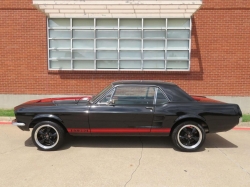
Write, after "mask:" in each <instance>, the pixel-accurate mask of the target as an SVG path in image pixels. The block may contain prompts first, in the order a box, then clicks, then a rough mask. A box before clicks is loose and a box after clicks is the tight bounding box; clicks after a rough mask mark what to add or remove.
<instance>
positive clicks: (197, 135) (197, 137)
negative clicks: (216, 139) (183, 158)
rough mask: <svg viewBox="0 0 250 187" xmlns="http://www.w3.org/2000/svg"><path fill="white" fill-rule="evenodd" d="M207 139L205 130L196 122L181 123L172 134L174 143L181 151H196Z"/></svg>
mask: <svg viewBox="0 0 250 187" xmlns="http://www.w3.org/2000/svg"><path fill="white" fill-rule="evenodd" d="M205 139H206V132H205V130H204V128H203V127H202V126H201V125H200V124H198V123H196V122H194V121H186V122H183V123H180V124H179V125H178V126H177V127H176V128H175V129H174V130H173V132H172V141H173V143H174V145H175V146H176V147H177V148H178V149H180V150H181V151H186V152H192V151H196V150H197V149H199V148H200V147H201V146H202V145H203V143H204V142H205Z"/></svg>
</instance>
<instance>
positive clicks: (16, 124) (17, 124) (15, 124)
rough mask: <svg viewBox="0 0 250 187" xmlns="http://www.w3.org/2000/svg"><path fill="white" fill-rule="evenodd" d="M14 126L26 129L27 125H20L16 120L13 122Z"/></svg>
mask: <svg viewBox="0 0 250 187" xmlns="http://www.w3.org/2000/svg"><path fill="white" fill-rule="evenodd" d="M12 125H14V126H18V127H24V126H25V123H19V122H17V121H16V119H14V120H12Z"/></svg>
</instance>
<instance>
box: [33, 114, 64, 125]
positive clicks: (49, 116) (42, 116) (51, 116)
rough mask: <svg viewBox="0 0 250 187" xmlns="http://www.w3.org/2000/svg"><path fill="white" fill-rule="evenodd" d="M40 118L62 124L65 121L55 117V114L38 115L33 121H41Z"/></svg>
mask: <svg viewBox="0 0 250 187" xmlns="http://www.w3.org/2000/svg"><path fill="white" fill-rule="evenodd" d="M40 118H50V119H55V120H57V121H60V122H61V123H63V121H62V120H61V119H60V118H59V117H57V116H55V115H53V114H38V115H36V116H35V117H34V118H33V119H32V121H34V120H37V119H40Z"/></svg>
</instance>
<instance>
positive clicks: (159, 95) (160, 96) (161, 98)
mask: <svg viewBox="0 0 250 187" xmlns="http://www.w3.org/2000/svg"><path fill="white" fill-rule="evenodd" d="M168 102H169V101H168V99H167V98H166V97H165V95H164V94H163V93H162V91H161V90H160V89H157V98H156V104H157V105H162V104H166V103H168Z"/></svg>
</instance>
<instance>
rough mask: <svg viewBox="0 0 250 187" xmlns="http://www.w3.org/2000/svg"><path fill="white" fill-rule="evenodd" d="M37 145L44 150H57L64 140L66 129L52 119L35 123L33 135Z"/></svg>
mask: <svg viewBox="0 0 250 187" xmlns="http://www.w3.org/2000/svg"><path fill="white" fill-rule="evenodd" d="M31 138H32V141H33V143H34V144H35V146H36V147H37V148H38V149H40V150H43V151H54V150H57V149H58V148H59V147H60V146H61V145H62V144H63V142H64V139H65V131H64V129H63V128H62V127H61V126H60V125H58V124H57V123H54V122H52V121H42V122H39V123H37V124H36V125H35V127H34V128H33V130H32V135H31Z"/></svg>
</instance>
